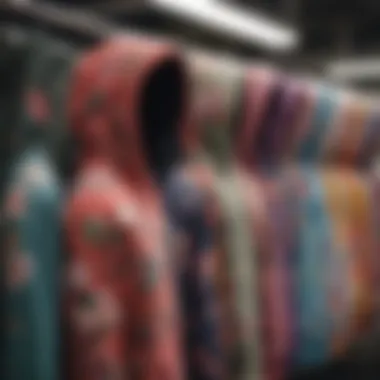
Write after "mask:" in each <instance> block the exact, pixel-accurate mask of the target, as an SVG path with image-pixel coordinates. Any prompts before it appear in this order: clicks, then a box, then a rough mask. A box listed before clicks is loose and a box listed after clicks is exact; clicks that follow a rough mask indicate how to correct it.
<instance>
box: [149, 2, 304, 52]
mask: <svg viewBox="0 0 380 380" xmlns="http://www.w3.org/2000/svg"><path fill="white" fill-rule="evenodd" d="M149 2H150V3H151V4H152V5H153V6H155V7H156V8H157V9H159V10H162V11H165V12H168V13H171V14H172V15H174V16H177V17H181V18H183V19H185V20H190V21H192V22H194V23H195V24H198V25H200V26H203V27H209V28H213V29H214V30H219V31H221V32H224V33H226V34H229V35H233V36H234V37H237V38H240V39H243V40H245V41H247V42H249V43H253V44H255V45H258V46H261V47H263V48H266V49H268V50H273V51H289V50H293V49H295V48H296V47H297V45H298V44H299V39H300V38H299V35H298V33H297V32H296V31H295V30H293V29H292V28H289V27H286V26H284V25H282V24H280V23H277V22H275V21H273V20H271V19H269V18H267V17H264V16H261V15H259V14H257V13H256V12H253V11H251V10H243V9H242V8H239V7H237V6H236V5H231V4H226V3H223V2H221V1H218V0H149Z"/></svg>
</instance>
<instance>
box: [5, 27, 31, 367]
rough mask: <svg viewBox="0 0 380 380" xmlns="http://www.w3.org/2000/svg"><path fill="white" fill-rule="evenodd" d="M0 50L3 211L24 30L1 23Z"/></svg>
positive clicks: (21, 76)
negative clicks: (15, 36)
mask: <svg viewBox="0 0 380 380" xmlns="http://www.w3.org/2000/svg"><path fill="white" fill-rule="evenodd" d="M0 32H1V41H0V43H1V53H0V89H1V90H0V91H1V95H0V99H1V100H0V125H1V139H0V165H1V168H0V200H1V212H2V214H3V212H4V207H3V201H4V195H5V194H4V193H5V190H6V181H7V177H8V172H9V169H10V160H11V158H12V155H13V154H14V151H15V149H17V148H16V146H15V143H14V142H15V139H14V138H15V137H16V132H17V129H18V127H19V126H18V123H17V122H18V118H19V113H20V108H21V104H20V102H19V99H20V98H21V93H22V89H23V84H24V75H25V71H26V70H25V67H26V64H27V62H29V57H28V55H29V52H30V45H29V43H28V42H29V39H28V34H27V31H25V30H23V29H21V28H16V29H14V28H10V27H2V28H1V30H0ZM14 33H16V35H17V36H18V37H19V39H17V40H16V41H14V39H12V36H14ZM5 240H6V226H5V223H4V220H3V218H2V220H1V222H0V246H1V252H2V254H1V255H0V272H1V273H0V279H1V280H0V296H1V299H0V326H1V327H0V347H1V353H0V357H1V359H0V361H1V363H0V368H2V369H3V368H5V367H4V364H3V360H4V359H5V353H4V352H3V350H4V348H5V347H4V333H5V332H6V330H7V326H6V323H5V322H6V320H5V316H6V315H5V311H6V310H5V285H6V284H5V281H4V280H5V262H4V260H5V254H4V253H5V243H6V241H5Z"/></svg>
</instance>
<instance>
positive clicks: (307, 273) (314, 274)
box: [295, 167, 333, 368]
mask: <svg viewBox="0 0 380 380" xmlns="http://www.w3.org/2000/svg"><path fill="white" fill-rule="evenodd" d="M300 171H301V173H300V175H301V176H302V180H303V182H304V191H303V193H301V194H300V209H299V212H300V223H299V230H298V234H299V235H298V244H299V245H298V247H297V251H298V257H297V261H298V262H297V270H296V278H297V298H298V313H299V314H298V329H299V330H298V331H299V334H298V339H297V347H296V354H295V360H296V364H295V365H296V366H298V367H301V368H302V367H306V368H307V367H313V366H314V367H315V366H318V365H321V364H323V363H325V362H326V361H328V359H329V355H330V341H331V335H332V329H333V321H332V318H331V313H330V309H329V306H330V305H329V300H328V294H329V290H330V289H329V285H330V284H329V281H328V278H327V276H326V275H327V273H328V271H329V268H330V265H331V254H332V253H331V236H330V229H331V227H330V221H329V218H328V215H327V213H326V210H325V202H324V189H323V186H322V181H321V178H320V174H319V172H318V171H317V170H313V169H312V168H310V167H305V168H304V169H300Z"/></svg>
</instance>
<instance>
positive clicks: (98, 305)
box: [65, 38, 185, 380]
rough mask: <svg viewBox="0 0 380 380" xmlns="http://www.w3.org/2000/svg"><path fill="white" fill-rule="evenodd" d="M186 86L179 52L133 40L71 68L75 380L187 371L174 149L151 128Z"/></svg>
mask: <svg viewBox="0 0 380 380" xmlns="http://www.w3.org/2000/svg"><path fill="white" fill-rule="evenodd" d="M184 91H185V88H184V78H183V64H182V61H181V58H180V55H179V52H178V51H177V49H176V48H175V47H174V46H171V45H169V44H159V43H154V42H150V41H141V40H135V39H133V38H130V39H128V38H120V39H115V40H114V41H112V40H111V41H109V42H107V43H105V44H104V45H102V46H100V47H98V48H95V49H94V50H93V51H89V52H87V53H85V54H84V55H83V56H82V58H81V60H80V62H79V64H78V66H77V68H76V70H75V73H74V75H73V78H72V87H71V91H70V120H71V127H72V130H73V133H74V134H75V135H76V136H77V137H78V139H79V140H80V148H81V157H80V161H79V162H78V168H77V174H76V176H75V180H74V185H73V187H72V192H71V195H70V197H69V201H68V204H67V206H66V218H65V225H66V229H67V238H68V242H69V282H68V286H69V293H70V296H69V301H68V302H69V305H68V318H69V325H70V333H71V336H70V343H69V345H70V346H69V357H70V359H69V360H70V362H71V363H70V364H71V366H72V368H71V372H70V375H69V378H71V379H81V380H85V379H88V380H90V379H94V378H98V376H100V377H101V378H114V379H127V378H131V379H138V378H139V379H147V380H148V379H152V380H153V379H154V380H156V379H162V380H164V379H165V380H181V379H183V376H184V374H183V365H182V355H181V349H180V325H179V323H180V322H179V315H178V311H177V308H176V305H177V302H176V300H175V297H174V287H173V283H172V280H173V273H172V270H171V269H172V266H171V259H170V256H169V245H168V239H167V231H166V224H165V216H164V212H163V205H162V202H161V196H160V189H159V181H160V180H161V179H162V178H163V177H164V176H165V172H166V171H167V169H168V167H167V164H168V161H167V159H168V157H169V152H167V155H166V156H165V153H166V152H165V150H163V149H164V148H165V149H166V148H169V149H170V148H171V146H170V142H169V141H168V136H165V135H162V137H160V135H158V133H163V130H162V129H161V128H164V129H166V130H167V131H168V132H170V130H172V129H176V123H178V122H179V121H180V119H181V112H182V108H183V107H182V106H183V104H182V101H181V97H182V96H183V95H184V94H183V92H184ZM157 103H159V104H160V108H158V107H157ZM141 110H142V112H143V113H141ZM157 140H158V141H159V142H160V143H163V144H166V146H165V147H163V146H162V145H158V146H157ZM147 147H149V148H152V149H151V150H150V155H149V154H146V151H147ZM156 177H157V178H156Z"/></svg>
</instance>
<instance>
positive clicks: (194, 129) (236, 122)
mask: <svg viewBox="0 0 380 380" xmlns="http://www.w3.org/2000/svg"><path fill="white" fill-rule="evenodd" d="M187 61H188V66H189V70H190V81H191V95H190V115H189V129H190V130H189V131H188V135H191V136H192V139H191V141H192V145H191V149H190V150H195V151H198V152H202V153H204V154H206V155H207V156H208V157H209V158H210V159H211V160H212V161H213V162H214V163H215V164H217V165H225V164H228V163H229V162H231V160H232V159H233V153H234V144H233V139H234V135H235V133H236V131H237V130H238V128H239V127H240V125H241V120H240V119H241V117H240V116H241V106H242V84H243V82H242V77H243V70H242V68H241V67H239V66H238V65H237V64H235V63H233V62H229V61H228V60H226V59H224V58H223V57H217V56H215V57H210V56H207V55H205V54H202V53H198V52H196V53H194V52H191V53H190V52H189V53H188V54H187Z"/></svg>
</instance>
